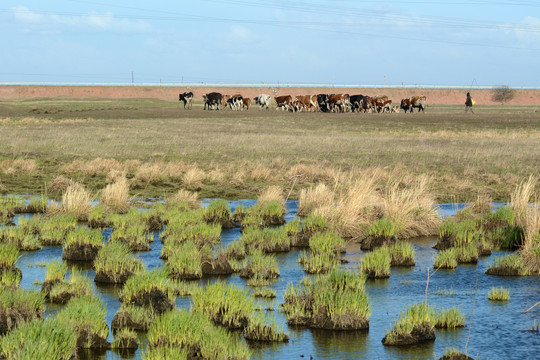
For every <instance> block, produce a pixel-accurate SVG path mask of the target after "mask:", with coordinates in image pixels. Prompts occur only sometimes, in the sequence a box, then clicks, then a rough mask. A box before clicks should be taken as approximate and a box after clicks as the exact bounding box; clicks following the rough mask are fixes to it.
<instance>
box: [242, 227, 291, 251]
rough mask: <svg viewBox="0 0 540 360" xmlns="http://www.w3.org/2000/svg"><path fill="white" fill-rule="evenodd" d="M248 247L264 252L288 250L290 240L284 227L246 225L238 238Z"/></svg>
mask: <svg viewBox="0 0 540 360" xmlns="http://www.w3.org/2000/svg"><path fill="white" fill-rule="evenodd" d="M240 241H242V242H243V243H244V244H245V246H246V247H247V248H248V249H260V250H262V251H263V252H265V253H270V252H281V251H289V250H290V248H291V241H290V239H289V237H288V236H287V231H286V230H285V228H284V227H279V228H273V229H272V228H264V229H261V228H259V227H253V226H250V227H247V228H245V229H244V231H243V233H242V238H241V239H240Z"/></svg>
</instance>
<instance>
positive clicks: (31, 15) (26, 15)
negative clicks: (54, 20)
mask: <svg viewBox="0 0 540 360" xmlns="http://www.w3.org/2000/svg"><path fill="white" fill-rule="evenodd" d="M11 11H12V12H13V15H14V16H15V19H17V20H19V21H22V22H27V23H38V22H42V21H43V20H44V19H45V16H43V14H40V13H38V12H36V11H32V10H30V9H28V8H27V7H25V6H16V7H12V8H11Z"/></svg>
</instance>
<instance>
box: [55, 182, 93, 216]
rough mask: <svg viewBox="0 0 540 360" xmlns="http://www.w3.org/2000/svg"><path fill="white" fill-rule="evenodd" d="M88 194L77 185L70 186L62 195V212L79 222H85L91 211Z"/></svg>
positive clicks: (82, 187)
mask: <svg viewBox="0 0 540 360" xmlns="http://www.w3.org/2000/svg"><path fill="white" fill-rule="evenodd" d="M90 201H91V198H90V194H89V193H88V191H86V189H85V188H84V186H82V185H81V184H79V183H74V184H72V185H70V186H69V187H68V188H67V189H66V191H65V192H64V193H63V194H62V207H61V209H62V211H63V212H64V213H67V214H72V215H74V216H75V217H77V219H78V220H79V221H87V220H88V215H89V214H90V211H91V210H92V205H91V204H90Z"/></svg>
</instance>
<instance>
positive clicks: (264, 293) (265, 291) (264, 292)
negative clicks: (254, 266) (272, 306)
mask: <svg viewBox="0 0 540 360" xmlns="http://www.w3.org/2000/svg"><path fill="white" fill-rule="evenodd" d="M253 296H255V297H260V298H264V299H274V298H275V297H276V290H274V289H270V288H268V287H261V288H259V289H257V290H255V291H254V292H253Z"/></svg>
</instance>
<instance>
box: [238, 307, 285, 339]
mask: <svg viewBox="0 0 540 360" xmlns="http://www.w3.org/2000/svg"><path fill="white" fill-rule="evenodd" d="M243 335H244V338H246V339H247V340H250V341H263V342H287V341H289V334H287V333H285V332H283V327H279V326H278V325H277V322H276V320H275V318H268V317H267V316H265V315H264V314H261V313H256V314H254V316H253V317H252V318H251V319H250V322H249V324H248V326H246V327H245V328H244V332H243Z"/></svg>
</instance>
